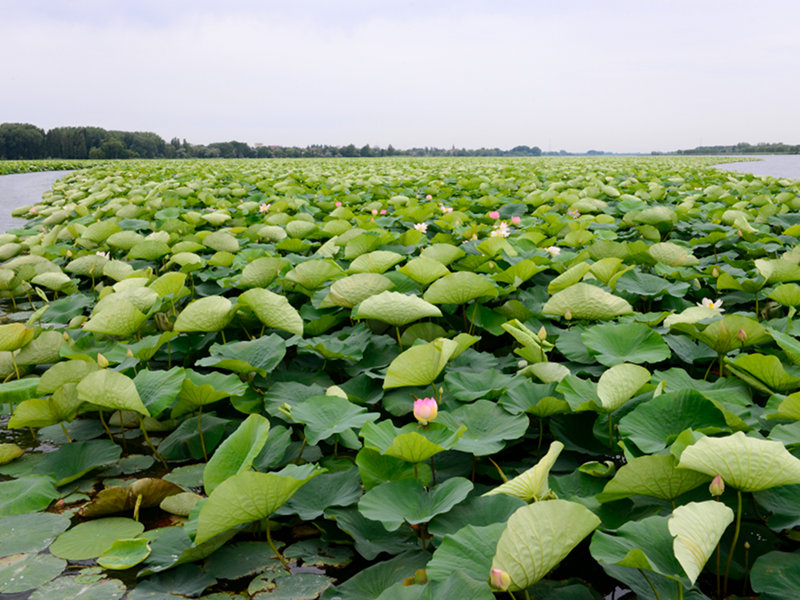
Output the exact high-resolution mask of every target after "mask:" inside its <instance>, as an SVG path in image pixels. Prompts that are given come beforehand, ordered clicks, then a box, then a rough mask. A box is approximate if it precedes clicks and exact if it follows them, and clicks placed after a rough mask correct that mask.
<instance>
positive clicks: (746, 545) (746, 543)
mask: <svg viewBox="0 0 800 600" xmlns="http://www.w3.org/2000/svg"><path fill="white" fill-rule="evenodd" d="M744 549H745V550H750V542H745V543H744Z"/></svg>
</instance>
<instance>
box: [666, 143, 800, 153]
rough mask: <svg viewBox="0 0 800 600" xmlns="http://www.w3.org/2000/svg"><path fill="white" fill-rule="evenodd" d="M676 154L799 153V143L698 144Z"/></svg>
mask: <svg viewBox="0 0 800 600" xmlns="http://www.w3.org/2000/svg"><path fill="white" fill-rule="evenodd" d="M677 153H678V154H800V145H796V146H791V145H789V144H782V143H780V142H778V143H777V144H767V143H763V142H762V143H760V144H748V143H747V142H739V143H738V144H736V145H735V146H698V147H697V148H693V149H692V150H678V152H677Z"/></svg>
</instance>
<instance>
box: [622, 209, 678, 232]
mask: <svg viewBox="0 0 800 600" xmlns="http://www.w3.org/2000/svg"><path fill="white" fill-rule="evenodd" d="M633 220H634V221H635V222H637V223H646V224H648V225H662V226H664V227H666V228H671V227H672V225H674V224H675V223H676V222H677V221H678V215H677V214H676V213H675V211H674V210H672V209H671V208H669V207H667V206H652V207H650V208H646V209H644V210H643V211H641V212H640V213H638V214H636V215H635V216H634V217H633Z"/></svg>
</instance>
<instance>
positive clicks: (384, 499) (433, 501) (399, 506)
mask: <svg viewBox="0 0 800 600" xmlns="http://www.w3.org/2000/svg"><path fill="white" fill-rule="evenodd" d="M472 487H473V486H472V482H470V481H469V480H468V479H464V478H463V477H452V478H450V479H448V480H447V481H444V482H442V483H439V484H438V485H436V486H435V487H433V488H431V489H430V490H426V489H425V487H424V486H423V485H422V482H420V481H417V480H416V479H405V480H403V481H389V482H387V483H382V484H381V485H379V486H377V487H374V488H372V489H371V490H370V491H368V492H367V493H365V494H364V495H363V496H362V497H361V500H359V501H358V510H359V512H360V513H361V514H362V515H364V516H365V517H366V518H368V519H372V520H373V521H380V522H381V523H383V526H384V527H386V529H387V530H388V531H395V530H396V529H398V528H399V527H400V525H402V524H403V523H404V522H406V523H408V524H409V525H418V524H420V523H427V522H428V521H430V520H431V519H432V518H433V517H435V516H436V515H438V514H442V513H446V512H447V511H449V510H450V509H451V508H453V507H454V506H455V505H456V504H458V503H459V502H461V501H462V500H464V499H465V498H466V497H467V495H468V494H469V493H470V492H471V491H472Z"/></svg>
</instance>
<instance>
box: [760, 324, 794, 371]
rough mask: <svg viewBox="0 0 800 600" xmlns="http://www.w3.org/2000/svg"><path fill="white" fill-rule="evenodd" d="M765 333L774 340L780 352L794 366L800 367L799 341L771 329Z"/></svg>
mask: <svg viewBox="0 0 800 600" xmlns="http://www.w3.org/2000/svg"><path fill="white" fill-rule="evenodd" d="M767 332H768V333H769V334H770V336H772V339H774V340H775V343H776V344H778V346H780V347H781V350H783V351H784V352H785V353H786V356H788V357H789V359H790V360H791V361H792V362H793V363H794V364H796V365H800V340H797V339H795V338H793V337H792V336H790V335H786V334H785V333H781V332H780V331H777V330H775V329H772V328H768V329H767Z"/></svg>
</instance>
